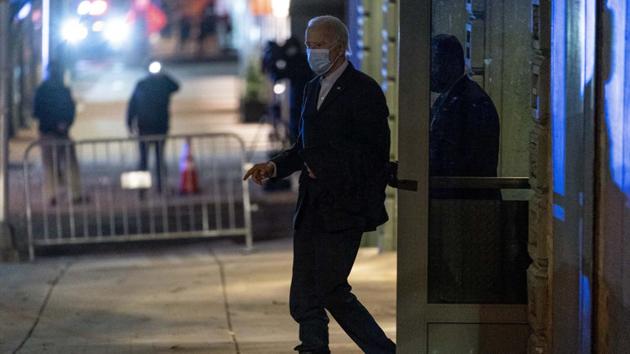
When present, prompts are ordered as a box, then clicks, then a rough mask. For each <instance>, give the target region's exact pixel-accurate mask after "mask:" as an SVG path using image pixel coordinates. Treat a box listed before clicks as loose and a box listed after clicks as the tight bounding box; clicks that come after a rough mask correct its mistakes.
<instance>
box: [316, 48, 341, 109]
mask: <svg viewBox="0 0 630 354" xmlns="http://www.w3.org/2000/svg"><path fill="white" fill-rule="evenodd" d="M347 67H348V61H347V60H346V59H344V60H343V64H341V65H340V66H339V67H338V68H337V69H336V70H335V71H333V72H331V73H328V74H327V75H326V76H322V77H321V78H320V81H319V85H320V89H319V97H317V109H318V110H319V107H321V105H322V103H324V100H325V99H326V96H328V93H329V92H330V90H331V89H332V87H333V85H334V84H335V82H337V79H339V77H340V76H341V74H343V72H344V70H346V68H347Z"/></svg>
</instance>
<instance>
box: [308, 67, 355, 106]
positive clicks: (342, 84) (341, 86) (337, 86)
mask: <svg viewBox="0 0 630 354" xmlns="http://www.w3.org/2000/svg"><path fill="white" fill-rule="evenodd" d="M352 70H354V67H353V66H352V64H351V63H348V67H346V70H344V72H343V73H342V74H341V76H340V77H339V79H337V82H335V83H334V84H333V86H332V87H331V88H330V91H329V92H328V95H326V98H325V99H324V102H322V105H321V106H320V107H319V110H317V113H321V112H323V111H324V110H325V109H326V107H328V106H329V105H330V103H331V102H333V101H334V100H335V99H336V98H337V97H339V95H341V93H342V92H343V91H344V90H345V89H346V86H347V84H346V83H347V81H348V77H349V76H350V74H351V72H352ZM315 101H317V99H316V100H315ZM315 106H316V107H317V102H316V103H315Z"/></svg>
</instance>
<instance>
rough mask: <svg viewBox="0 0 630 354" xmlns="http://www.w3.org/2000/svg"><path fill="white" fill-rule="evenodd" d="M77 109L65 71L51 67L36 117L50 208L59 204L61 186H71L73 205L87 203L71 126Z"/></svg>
mask: <svg viewBox="0 0 630 354" xmlns="http://www.w3.org/2000/svg"><path fill="white" fill-rule="evenodd" d="M75 114H76V108H75V103H74V100H73V99H72V94H71V92H70V89H69V88H68V87H67V86H66V85H65V84H64V80H63V69H62V67H61V65H60V64H59V63H58V62H53V61H51V62H50V63H49V64H48V77H47V78H46V79H45V80H44V81H43V82H42V83H41V85H40V86H39V87H38V88H37V91H36V92H35V102H34V106H33V116H34V117H35V119H37V120H38V121H39V127H38V129H39V138H40V141H41V143H42V163H43V165H44V195H45V198H46V199H47V200H48V202H49V203H50V205H52V206H54V205H56V204H57V203H58V202H59V199H58V194H59V190H58V189H59V187H61V186H63V185H66V184H67V185H68V186H69V189H68V198H69V199H70V200H72V202H74V203H79V202H82V201H85V198H84V197H83V196H82V195H81V180H80V175H79V164H78V162H77V155H76V151H75V147H74V144H73V143H72V139H71V138H70V127H72V123H74V118H75Z"/></svg>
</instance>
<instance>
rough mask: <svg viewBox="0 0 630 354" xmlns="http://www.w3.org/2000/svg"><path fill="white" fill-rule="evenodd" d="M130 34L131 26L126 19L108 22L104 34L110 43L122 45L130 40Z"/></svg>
mask: <svg viewBox="0 0 630 354" xmlns="http://www.w3.org/2000/svg"><path fill="white" fill-rule="evenodd" d="M130 33H131V28H130V26H129V24H128V23H127V22H126V21H125V20H124V19H122V18H119V19H113V20H110V21H107V24H106V26H105V32H104V33H103V34H104V36H105V39H107V40H108V41H109V42H110V43H112V44H114V45H120V44H122V43H123V42H125V41H126V40H127V39H128V38H129V35H130Z"/></svg>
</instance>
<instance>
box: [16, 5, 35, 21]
mask: <svg viewBox="0 0 630 354" xmlns="http://www.w3.org/2000/svg"><path fill="white" fill-rule="evenodd" d="M31 8H32V5H31V3H30V2H27V3H26V4H24V6H22V7H21V8H20V11H18V13H17V15H16V17H17V19H18V20H20V21H22V20H23V19H25V18H27V17H28V15H30V14H31Z"/></svg>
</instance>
